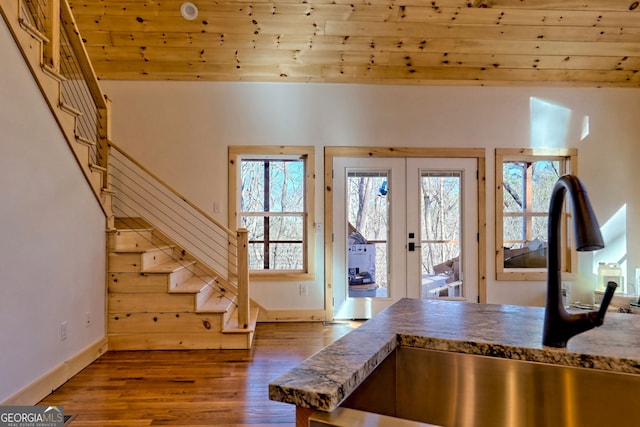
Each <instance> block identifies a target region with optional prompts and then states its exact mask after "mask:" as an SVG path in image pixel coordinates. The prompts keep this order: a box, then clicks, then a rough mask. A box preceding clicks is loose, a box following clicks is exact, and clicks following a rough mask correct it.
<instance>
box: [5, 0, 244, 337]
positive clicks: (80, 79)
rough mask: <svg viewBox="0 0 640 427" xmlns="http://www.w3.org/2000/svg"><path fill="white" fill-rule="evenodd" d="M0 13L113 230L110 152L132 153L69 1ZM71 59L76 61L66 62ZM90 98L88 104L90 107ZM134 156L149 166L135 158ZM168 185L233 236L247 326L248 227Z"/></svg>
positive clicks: (26, 4) (14, 4) (9, 4)
mask: <svg viewBox="0 0 640 427" xmlns="http://www.w3.org/2000/svg"><path fill="white" fill-rule="evenodd" d="M0 13H1V14H2V16H3V18H4V20H5V22H6V23H7V26H8V28H9V30H10V31H11V33H12V35H13V37H14V39H15V41H16V44H17V46H18V47H19V49H20V50H21V52H22V55H23V57H24V58H25V62H26V63H27V65H28V66H29V68H30V70H31V73H32V75H33V76H34V78H35V80H36V82H37V84H38V86H39V88H40V90H41V92H42V94H43V96H44V98H45V99H46V101H47V103H48V105H49V108H50V110H51V112H52V113H53V115H54V117H55V119H56V121H57V122H58V125H59V127H60V129H61V131H62V133H63V135H64V136H65V139H66V140H67V142H68V144H69V147H70V148H71V150H72V152H73V153H74V155H75V157H76V160H77V162H78V165H79V166H80V168H81V170H82V171H83V173H84V175H85V178H86V180H87V182H88V183H89V185H90V187H91V188H92V190H93V192H94V194H95V196H96V198H97V200H98V202H99V204H100V206H101V208H102V210H103V212H104V214H105V217H106V218H107V229H108V230H113V229H114V221H115V215H114V211H113V205H112V204H113V197H114V196H115V194H116V193H115V192H114V191H113V190H114V189H113V188H112V185H111V176H112V174H111V164H110V161H109V159H110V152H111V150H112V149H116V150H118V151H120V152H121V153H122V154H123V155H125V156H128V155H127V154H126V153H124V151H122V150H120V149H118V147H116V146H115V144H113V143H111V142H110V132H111V131H110V117H111V115H110V108H111V105H110V101H109V99H108V98H107V97H106V96H105V95H104V94H103V93H102V90H101V88H100V85H99V83H98V79H97V77H96V74H95V71H94V69H93V66H92V65H91V61H90V59H89V57H88V55H87V52H86V50H85V47H84V44H83V42H82V39H81V37H80V32H79V30H78V27H77V25H76V23H75V19H74V17H73V13H72V11H71V8H70V6H69V3H68V1H67V0H8V1H3V2H2V3H0ZM69 60H71V61H72V62H65V61H69ZM67 84H68V85H71V84H78V85H81V86H82V88H83V91H84V94H83V95H81V97H82V99H80V100H76V99H74V98H73V97H70V96H69V97H66V99H65V85H67ZM88 104H90V108H86V105H88ZM93 109H95V117H94V119H93V121H92V120H89V119H87V118H86V117H87V116H88V115H92V114H93V113H92V111H88V110H93ZM87 113H89V114H87ZM81 122H82V123H81ZM83 129H84V130H83ZM94 130H95V134H94ZM130 160H132V161H133V162H134V163H135V164H137V165H139V167H141V168H142V169H143V170H145V171H146V172H150V171H148V170H147V169H146V168H144V166H142V165H140V164H139V163H138V162H137V161H135V159H130ZM161 182H163V181H161ZM163 183H164V182H163ZM164 185H165V186H166V188H168V189H169V190H170V191H171V192H173V193H175V194H176V195H177V196H178V197H179V198H181V199H182V200H183V201H184V202H185V203H187V204H188V205H190V206H191V208H192V209H194V210H195V211H197V212H198V213H200V214H202V215H203V216H204V217H206V218H207V220H208V221H210V222H211V223H212V224H215V226H216V227H218V228H220V230H223V231H224V232H225V233H227V235H228V236H229V240H230V241H233V242H234V243H233V244H234V245H235V247H236V248H237V249H236V253H235V254H234V258H235V265H233V266H231V264H230V265H229V268H230V271H231V272H230V274H228V275H227V276H229V277H233V278H234V280H233V281H234V282H236V286H237V291H238V296H239V300H238V308H237V313H238V327H239V328H247V326H248V324H249V323H250V320H249V319H250V298H249V274H248V244H247V242H248V237H247V231H246V230H243V229H240V230H237V231H232V230H229V229H228V228H227V227H225V226H223V225H222V224H220V223H219V222H218V221H216V220H215V219H214V218H212V217H211V216H210V215H208V214H206V212H204V211H203V210H202V209H200V208H199V207H197V206H196V205H195V204H193V203H192V202H190V201H188V200H187V199H186V198H185V197H184V196H182V195H180V194H179V193H177V192H176V191H175V190H174V189H173V188H172V187H170V186H168V184H166V183H164ZM205 264H206V263H205Z"/></svg>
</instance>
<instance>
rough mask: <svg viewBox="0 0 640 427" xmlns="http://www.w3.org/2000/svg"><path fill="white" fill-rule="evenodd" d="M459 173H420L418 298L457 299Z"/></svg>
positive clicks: (459, 285)
mask: <svg viewBox="0 0 640 427" xmlns="http://www.w3.org/2000/svg"><path fill="white" fill-rule="evenodd" d="M461 192H462V172H460V171H453V172H451V171H422V172H421V174H420V223H421V225H420V230H421V231H420V246H421V264H422V266H421V273H422V289H421V296H422V298H440V297H461V296H463V295H462V272H461V265H462V263H461V262H460V259H461V258H460V257H461V237H460V236H461V233H462V230H461V228H462V221H461V218H462V194H461Z"/></svg>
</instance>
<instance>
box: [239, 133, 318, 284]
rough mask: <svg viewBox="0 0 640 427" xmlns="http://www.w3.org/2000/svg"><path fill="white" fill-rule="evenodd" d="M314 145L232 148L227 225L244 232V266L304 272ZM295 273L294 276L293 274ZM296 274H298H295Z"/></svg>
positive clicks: (308, 250) (259, 270)
mask: <svg viewBox="0 0 640 427" xmlns="http://www.w3.org/2000/svg"><path fill="white" fill-rule="evenodd" d="M312 150H313V148H307V147H303V148H299V147H262V146H260V147H257V146H256V147H231V148H230V149H229V165H230V168H229V179H230V184H231V185H232V187H230V188H234V189H235V191H230V192H229V197H230V203H229V206H233V207H235V209H234V212H233V214H232V218H230V223H235V224H236V225H237V226H238V227H240V228H246V229H247V230H248V232H249V248H248V249H249V270H250V273H251V274H252V275H255V274H256V273H258V274H260V273H264V274H267V275H271V276H273V275H277V274H284V273H286V274H292V273H293V274H308V273H309V272H310V264H311V263H310V260H309V256H310V254H311V253H312V244H311V241H312V240H313V239H312V238H311V237H312V235H313V233H312V231H313V220H312V218H311V216H310V215H309V212H310V209H309V206H310V203H311V202H312V197H313V182H312V179H311V177H312V176H313V173H310V172H309V168H310V167H311V168H312V167H313V151H312ZM296 277H297V276H296ZM298 278H299V277H298Z"/></svg>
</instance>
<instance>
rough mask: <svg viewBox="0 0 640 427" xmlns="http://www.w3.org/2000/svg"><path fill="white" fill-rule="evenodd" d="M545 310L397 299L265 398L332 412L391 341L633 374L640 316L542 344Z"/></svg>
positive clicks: (638, 356)
mask: <svg viewBox="0 0 640 427" xmlns="http://www.w3.org/2000/svg"><path fill="white" fill-rule="evenodd" d="M543 323H544V308H542V307H523V306H513V305H495V304H469V303H465V302H454V301H437V300H419V299H402V300H400V301H398V302H397V303H395V304H393V305H392V306H391V307H389V308H387V309H386V310H384V311H382V312H381V313H378V314H377V315H375V316H374V317H373V318H372V319H370V320H368V321H367V322H365V323H364V324H363V325H362V326H360V327H359V328H357V329H355V330H353V331H351V332H350V333H349V334H347V335H345V336H344V337H342V338H341V339H339V340H338V341H336V342H334V343H333V344H331V345H329V346H328V347H326V348H325V349H323V350H321V351H320V352H318V353H316V354H315V355H313V356H312V357H310V358H309V359H307V360H305V361H304V362H302V363H301V364H300V365H299V366H297V367H296V368H294V369H292V370H290V371H289V372H287V373H285V374H284V375H282V376H280V377H278V378H277V379H275V380H273V381H272V382H271V384H269V398H270V399H271V400H275V401H280V402H286V403H292V404H295V405H298V406H302V407H306V408H313V409H318V410H321V411H333V410H334V409H335V408H337V407H338V405H339V404H340V403H341V401H342V400H343V399H344V398H345V397H347V396H348V395H349V394H350V393H351V392H352V391H353V390H355V388H356V387H357V386H358V385H359V384H360V383H361V382H362V381H363V380H364V379H365V378H366V377H367V376H368V375H369V374H370V373H371V372H372V371H373V370H374V369H375V368H376V367H377V366H378V364H379V363H380V362H382V361H383V360H384V359H385V358H386V357H387V356H388V355H389V354H390V353H391V352H392V351H393V350H394V349H395V348H396V347H398V346H409V347H417V348H425V349H432V350H443V351H452V352H459V353H471V354H478V355H485V356H492V357H501V358H508V359H517V360H527V361H535V362H543V363H550V364H557V365H566V366H576V367H584V368H593V369H602V370H608V371H613V372H624V373H633V374H638V375H640V316H635V315H629V314H622V313H607V315H606V317H605V320H604V325H602V326H601V327H599V328H595V329H592V330H590V331H587V332H584V333H582V334H579V335H577V336H575V337H573V338H571V340H569V343H568V346H567V348H566V349H556V348H550V347H545V346H543V345H542V327H543Z"/></svg>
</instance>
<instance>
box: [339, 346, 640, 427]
mask: <svg viewBox="0 0 640 427" xmlns="http://www.w3.org/2000/svg"><path fill="white" fill-rule="evenodd" d="M639 399H640V375H632V374H621V373H612V372H606V371H601V370H595V369H586V368H574V367H564V366H557V365H549V364H542V363H535V362H525V361H519V360H509V359H502V358H495V357H485V356H476V355H470V354H462V353H450V352H441V351H433V350H424V349H415V348H410V347H400V348H398V349H397V350H395V352H394V353H392V354H391V355H390V356H389V357H387V359H386V360H385V361H384V362H383V363H382V364H380V366H379V367H378V368H377V369H376V370H375V371H374V372H373V373H372V374H371V375H370V376H369V377H368V378H367V379H366V380H365V381H364V382H363V383H362V384H361V385H360V386H359V387H358V388H357V389H356V390H355V391H354V392H353V393H352V394H351V395H350V396H349V397H348V398H347V399H346V400H345V401H344V402H343V404H342V405H341V406H342V407H345V408H352V409H357V410H361V411H366V412H372V413H376V414H381V415H387V416H392V417H396V418H400V419H405V420H413V421H419V422H423V423H430V424H436V425H441V426H500V427H503V426H517V427H523V426H535V427H540V426H553V427H556V426H562V427H572V426H580V427H585V426H598V427H603V426H611V425H631V424H634V423H637V422H638V415H636V414H635V409H634V408H635V407H636V406H635V405H636V404H637V402H638V400H639Z"/></svg>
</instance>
